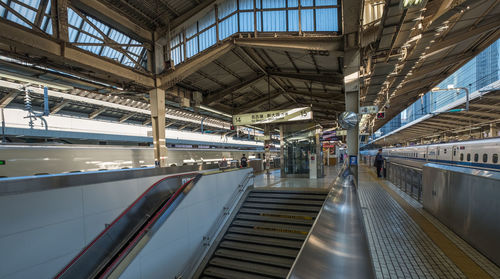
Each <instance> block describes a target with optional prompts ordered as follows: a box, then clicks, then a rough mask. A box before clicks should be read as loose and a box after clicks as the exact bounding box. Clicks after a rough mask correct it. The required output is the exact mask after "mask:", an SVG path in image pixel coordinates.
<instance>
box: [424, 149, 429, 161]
mask: <svg viewBox="0 0 500 279" xmlns="http://www.w3.org/2000/svg"><path fill="white" fill-rule="evenodd" d="M424 159H425V161H426V162H429V146H428V145H427V146H426V147H425V150H424Z"/></svg>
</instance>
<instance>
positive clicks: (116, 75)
mask: <svg viewBox="0 0 500 279" xmlns="http://www.w3.org/2000/svg"><path fill="white" fill-rule="evenodd" d="M0 30H2V32H0V41H1V42H2V43H4V44H8V45H10V47H11V49H12V50H11V51H12V52H13V54H15V55H17V56H16V57H18V56H20V55H22V56H34V57H39V56H42V57H44V58H45V59H46V60H48V61H49V62H50V65H51V67H54V68H58V69H62V70H63V71H69V72H71V73H75V74H77V75H85V76H88V77H89V78H91V79H96V78H98V79H99V80H101V81H102V80H104V81H107V82H108V83H112V84H121V85H123V84H130V83H135V84H138V85H140V86H143V87H147V88H152V87H154V85H155V84H154V79H153V78H152V77H151V76H149V75H146V74H142V73H139V72H137V71H135V70H133V69H131V68H129V67H126V66H124V65H120V64H119V63H117V62H114V61H111V60H108V59H105V58H102V57H99V56H97V55H94V54H91V53H89V52H87V51H84V50H81V49H79V48H76V47H71V46H69V45H67V44H61V43H60V42H59V41H57V40H56V39H53V38H50V37H48V36H45V35H43V34H38V33H36V32H34V31H32V30H28V29H26V28H23V27H21V26H20V25H18V24H15V23H12V22H10V21H7V20H5V19H0ZM75 67H76V68H81V69H85V70H86V71H84V72H86V73H89V74H88V75H86V74H82V71H80V70H78V71H75V70H70V69H71V68H75Z"/></svg>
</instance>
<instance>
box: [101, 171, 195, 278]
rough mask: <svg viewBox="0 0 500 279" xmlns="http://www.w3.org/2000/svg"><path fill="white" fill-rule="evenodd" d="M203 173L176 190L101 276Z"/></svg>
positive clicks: (121, 258) (110, 270)
mask: <svg viewBox="0 0 500 279" xmlns="http://www.w3.org/2000/svg"><path fill="white" fill-rule="evenodd" d="M200 176H201V174H198V175H197V176H196V177H194V178H192V179H190V180H189V181H187V182H186V183H184V184H183V185H182V186H181V187H179V189H177V191H175V193H174V194H172V196H170V198H169V199H168V201H167V202H166V203H165V204H164V205H163V206H162V207H161V208H160V209H159V210H158V211H157V212H156V213H155V215H153V216H152V217H151V218H150V219H149V220H148V222H147V224H146V225H145V226H144V227H143V228H142V229H141V230H140V231H139V232H138V233H137V234H136V235H135V237H134V239H133V240H132V241H130V242H129V243H128V244H127V245H126V246H125V247H124V248H123V249H122V250H121V253H120V255H119V256H118V257H117V258H115V259H114V260H113V261H112V262H111V264H109V265H108V267H107V268H106V269H105V270H104V272H103V273H102V274H101V275H100V276H99V278H106V277H107V274H109V273H110V272H112V271H113V270H114V268H115V267H116V266H117V265H118V264H119V263H120V262H121V261H122V260H123V258H124V257H125V256H126V255H127V254H128V252H130V250H131V249H132V248H134V247H135V244H137V242H138V241H139V240H140V239H141V238H142V237H143V236H144V235H145V234H146V233H147V232H148V231H149V230H150V229H151V227H152V226H153V225H154V224H155V223H156V221H157V220H158V219H159V218H160V217H161V216H162V215H163V214H164V213H165V212H166V211H167V209H168V208H169V207H170V205H172V204H173V203H174V201H175V200H176V199H177V198H178V197H179V195H180V194H181V193H182V192H184V190H185V189H186V188H187V186H188V185H189V184H191V183H196V181H197V180H198V178H199V177H200Z"/></svg>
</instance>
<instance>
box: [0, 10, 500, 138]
mask: <svg viewBox="0 0 500 279" xmlns="http://www.w3.org/2000/svg"><path fill="white" fill-rule="evenodd" d="M254 3H255V6H254ZM359 3H360V6H361V3H363V4H364V6H363V8H362V9H361V10H360V11H357V10H356V9H348V8H345V7H344V6H345V5H341V4H342V3H341V2H340V1H338V0H321V1H320V0H316V1H312V0H301V1H297V0H277V1H264V0H263V1H260V0H259V1H253V0H238V1H236V0H220V1H212V0H161V1H153V0H147V1H129V0H104V1H91V0H9V1H0V30H2V32H1V33H0V55H1V56H2V57H1V58H2V59H0V71H1V72H2V73H4V75H3V76H1V78H2V79H5V80H8V81H15V79H12V78H9V76H8V75H10V76H12V74H20V75H25V74H26V75H29V76H30V77H32V78H36V79H41V80H49V81H50V82H51V83H53V84H63V85H66V86H69V87H71V89H66V90H65V89H59V90H61V91H63V92H65V93H68V92H72V94H74V92H75V91H72V90H79V91H78V92H83V93H78V94H85V96H88V97H89V98H96V99H101V98H104V96H110V95H111V96H116V97H117V98H120V99H121V100H126V99H129V100H131V102H130V104H126V105H131V106H133V105H132V101H137V102H139V101H141V102H147V101H148V98H149V93H148V92H149V90H151V89H153V88H155V87H158V88H162V89H165V90H166V91H167V93H166V99H167V102H166V103H167V106H170V107H176V109H179V110H185V111H189V112H191V113H198V112H199V111H204V113H205V114H206V115H209V116H210V117H213V118H214V119H220V120H222V119H225V121H229V118H227V117H224V116H222V115H224V114H227V115H234V114H242V113H250V112H256V111H267V110H280V109H288V108H294V107H304V106H309V107H311V108H312V111H313V113H314V121H315V122H316V123H317V124H320V125H322V126H323V127H328V128H329V127H335V126H336V125H337V123H336V120H337V116H338V115H339V114H340V113H341V112H343V111H344V110H345V101H344V99H345V96H344V66H345V65H344V64H345V63H344V62H345V61H344V51H345V50H346V48H352V47H358V48H359V49H360V53H361V68H360V77H361V83H360V95H361V97H360V98H361V105H362V106H368V105H377V106H378V107H379V108H381V109H383V110H385V113H386V117H385V119H375V118H374V117H373V116H372V117H368V118H366V117H365V119H364V121H363V122H362V125H361V128H362V129H364V130H365V131H371V130H374V131H375V130H377V129H378V128H379V127H381V126H382V125H383V124H384V123H386V122H387V121H389V120H390V119H391V118H392V117H393V116H395V115H397V114H398V113H400V112H401V111H402V110H403V109H404V108H406V106H408V105H409V104H410V103H412V102H413V101H415V100H417V99H418V98H419V96H420V95H421V94H423V93H425V92H427V91H429V90H430V88H432V87H433V86H435V85H436V84H438V83H439V82H441V81H442V80H443V79H444V78H446V77H447V76H448V75H450V74H451V73H453V72H454V71H455V70H456V69H458V68H459V67H460V66H461V65H463V64H464V63H466V62H467V61H469V60H470V59H472V58H473V57H474V56H475V55H476V54H478V53H479V52H480V51H481V50H483V49H485V48H486V47H488V46H489V45H490V44H491V43H493V42H494V41H496V40H497V39H498V38H499V36H500V31H499V26H500V22H499V18H500V6H499V4H498V1H495V0H484V1H473V0H461V1H452V0H449V1H425V0H424V1H420V2H419V3H418V4H419V5H415V6H411V7H407V8H404V7H401V5H400V1H399V0H385V1H384V0H383V1H378V0H377V1H375V0H365V1H362V2H361V1H360V2H359ZM343 9H344V10H343ZM342 16H343V17H344V18H343V17H342ZM349 18H359V21H358V22H362V25H361V26H360V29H359V30H358V32H354V33H352V32H351V33H350V34H344V33H345V32H344V30H346V26H344V25H345V24H351V23H349V21H346V20H345V19H349ZM17 82H20V83H23V81H19V80H17ZM25 83H26V81H25ZM87 92H88V93H87ZM2 94H3V95H2V96H0V97H1V98H4V97H5V96H6V95H7V94H9V90H4V91H3V93H2ZM62 101H64V100H61V102H62ZM14 103H15V101H14ZM56 105H57V104H56ZM203 107H205V108H208V109H210V110H212V112H211V111H209V110H204V109H203ZM72 108H74V107H73V106H64V107H61V108H60V109H61V110H62V111H64V110H67V109H72ZM96 109H98V108H96ZM213 111H217V112H220V113H213ZM123 117H125V118H126V117H128V116H127V115H121V116H120V117H119V118H118V119H117V120H118V121H119V120H120V119H121V120H123V119H124V118H123ZM130 117H131V118H130V119H133V118H134V117H135V116H130ZM141 120H143V122H145V123H146V125H147V124H148V121H147V119H141ZM228 123H229V122H228ZM179 127H181V126H179ZM193 129H195V127H193ZM228 132H230V131H228Z"/></svg>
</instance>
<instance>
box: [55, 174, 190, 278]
mask: <svg viewBox="0 0 500 279" xmlns="http://www.w3.org/2000/svg"><path fill="white" fill-rule="evenodd" d="M192 174H198V173H197V172H190V173H183V174H176V175H170V176H166V177H164V178H162V179H160V180H158V181H156V182H155V183H154V184H153V185H151V186H150V187H149V188H148V189H146V191H144V192H143V193H142V194H141V195H140V196H139V197H138V198H137V199H136V200H135V201H134V202H133V203H132V204H131V205H129V207H127V208H126V209H125V210H124V211H123V212H122V213H121V214H120V215H118V217H116V218H115V219H114V220H113V222H111V224H110V225H109V226H107V227H106V228H105V229H104V230H103V231H102V232H101V233H100V234H99V235H97V236H96V237H95V238H94V240H92V242H90V243H89V244H88V245H87V246H86V247H85V248H84V249H83V250H82V251H81V252H80V253H78V255H76V256H75V257H74V258H73V259H72V260H71V261H70V262H69V263H68V264H67V265H66V266H65V267H64V268H63V269H62V270H61V271H60V272H59V273H58V274H57V275H56V276H55V277H54V278H55V279H57V278H60V276H61V275H62V274H63V273H64V272H66V270H68V269H69V268H70V267H71V266H72V265H73V264H74V263H75V262H76V261H77V260H78V259H79V258H80V257H81V256H82V255H83V254H84V253H85V252H87V250H88V249H90V247H92V245H94V244H95V242H97V240H98V239H99V238H101V237H102V236H103V235H104V234H105V233H106V232H107V231H108V230H109V229H110V228H111V227H112V226H113V225H114V224H115V223H116V222H118V220H120V218H122V217H123V216H124V215H125V214H126V213H128V212H129V211H130V210H131V209H132V207H134V205H136V204H137V203H138V202H139V201H140V200H141V199H142V198H143V197H144V196H145V195H146V194H147V193H149V192H150V191H151V190H152V189H153V188H154V187H156V186H157V185H158V184H160V183H161V182H162V181H164V180H166V179H168V178H173V177H179V176H186V175H192ZM191 180H192V179H191ZM191 180H189V181H191ZM189 181H188V182H186V183H185V184H187V183H189ZM183 186H184V185H183ZM181 187H182V186H181Z"/></svg>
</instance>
